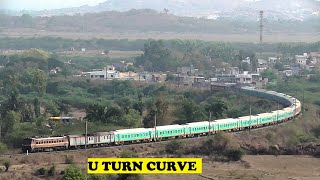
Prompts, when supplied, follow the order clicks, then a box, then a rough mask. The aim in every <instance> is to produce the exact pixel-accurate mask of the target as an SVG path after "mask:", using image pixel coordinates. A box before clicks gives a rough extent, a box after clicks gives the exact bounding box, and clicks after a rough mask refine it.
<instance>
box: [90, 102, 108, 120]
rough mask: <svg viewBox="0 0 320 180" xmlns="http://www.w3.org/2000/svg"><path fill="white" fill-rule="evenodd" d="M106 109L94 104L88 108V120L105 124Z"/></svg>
mask: <svg viewBox="0 0 320 180" xmlns="http://www.w3.org/2000/svg"><path fill="white" fill-rule="evenodd" d="M105 113H106V107H105V106H103V105H101V104H92V105H90V106H88V107H87V108H86V117H85V118H86V119H88V120H89V121H95V122H104V121H105V120H106V117H105Z"/></svg>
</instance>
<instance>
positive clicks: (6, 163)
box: [3, 160, 11, 172]
mask: <svg viewBox="0 0 320 180" xmlns="http://www.w3.org/2000/svg"><path fill="white" fill-rule="evenodd" d="M3 166H4V167H5V168H6V169H5V172H8V171H9V168H10V166H11V161H10V160H5V161H4V162H3Z"/></svg>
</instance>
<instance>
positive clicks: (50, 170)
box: [48, 165, 56, 176]
mask: <svg viewBox="0 0 320 180" xmlns="http://www.w3.org/2000/svg"><path fill="white" fill-rule="evenodd" d="M55 174H56V167H55V166H54V165H53V166H52V167H51V168H50V169H49V171H48V176H54V175H55Z"/></svg>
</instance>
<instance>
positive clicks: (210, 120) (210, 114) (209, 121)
mask: <svg viewBox="0 0 320 180" xmlns="http://www.w3.org/2000/svg"><path fill="white" fill-rule="evenodd" d="M210 129H211V111H210V114H209V133H208V134H209V135H210V132H211V131H210Z"/></svg>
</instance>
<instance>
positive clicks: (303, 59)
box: [295, 53, 308, 66]
mask: <svg viewBox="0 0 320 180" xmlns="http://www.w3.org/2000/svg"><path fill="white" fill-rule="evenodd" d="M295 59H296V63H297V64H300V65H303V66H305V65H307V60H308V55H307V53H304V55H296V56H295Z"/></svg>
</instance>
